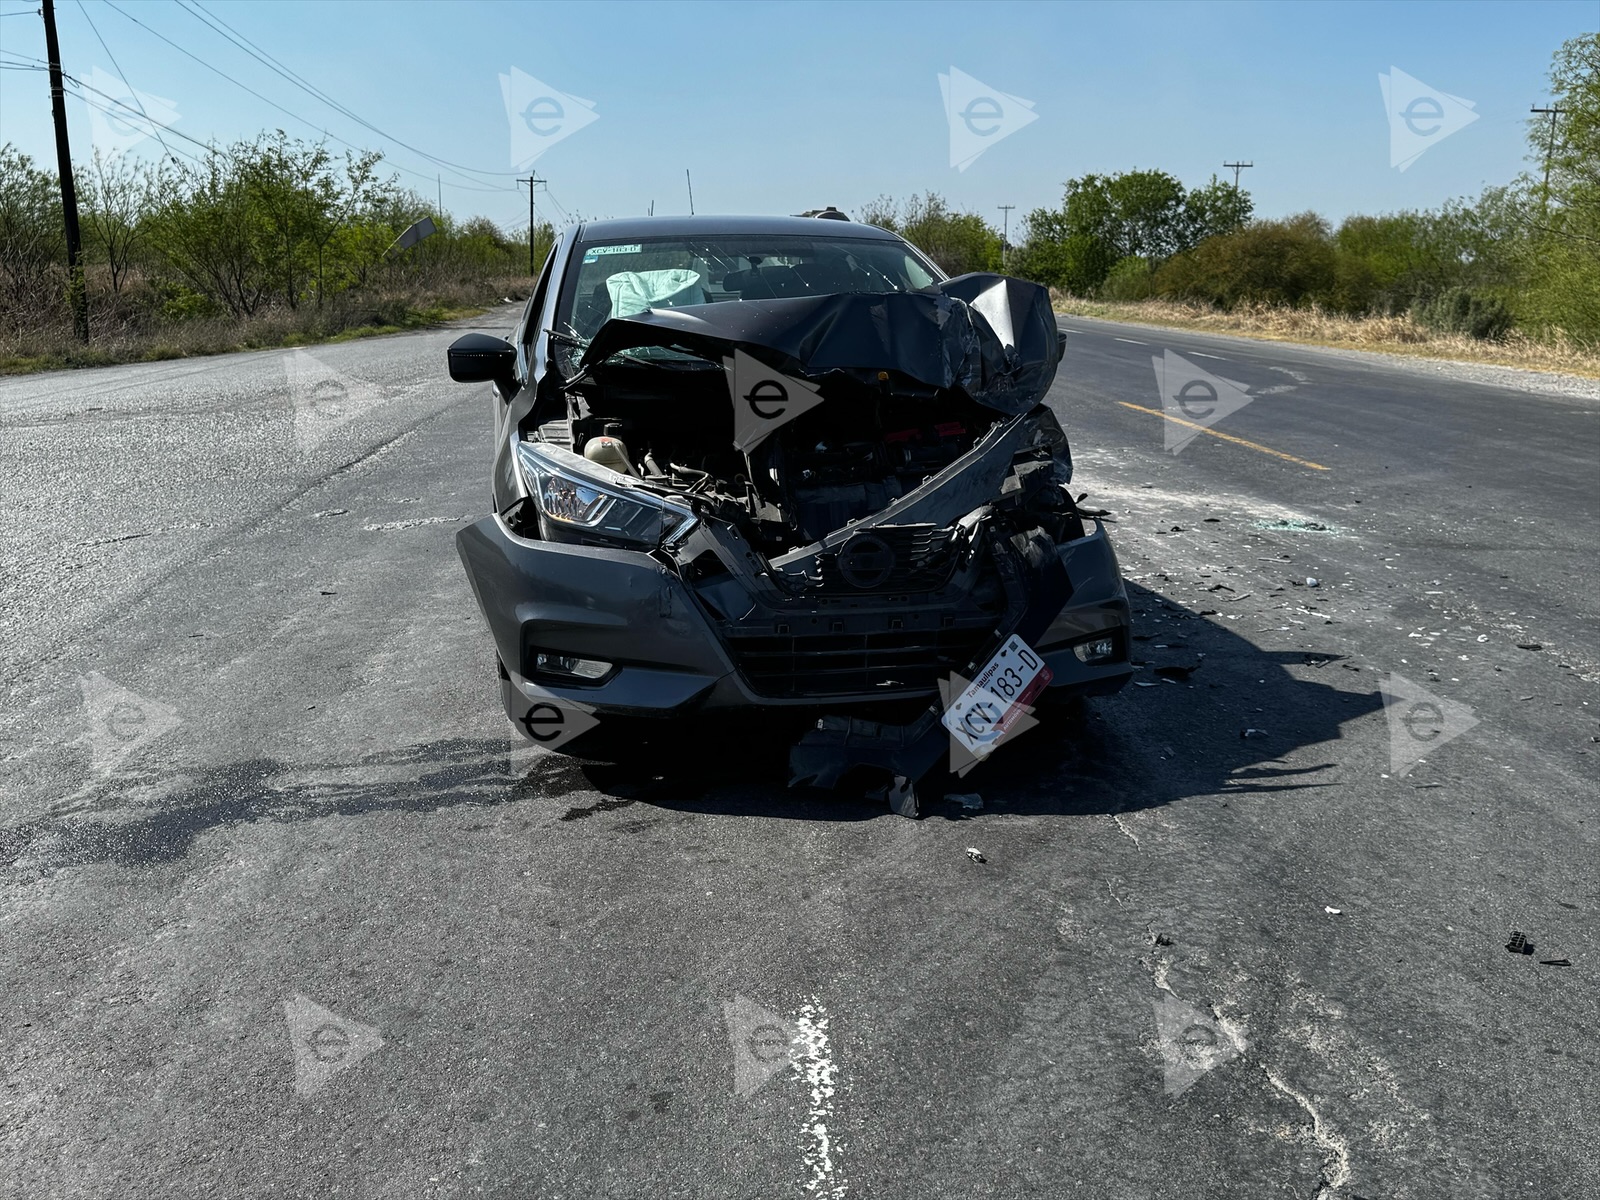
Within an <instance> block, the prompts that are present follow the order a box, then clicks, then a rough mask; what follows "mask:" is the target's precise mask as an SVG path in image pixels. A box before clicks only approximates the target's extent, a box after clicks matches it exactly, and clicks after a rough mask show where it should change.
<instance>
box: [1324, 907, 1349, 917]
mask: <svg viewBox="0 0 1600 1200" xmlns="http://www.w3.org/2000/svg"><path fill="white" fill-rule="evenodd" d="M1322 911H1323V912H1325V913H1332V914H1333V915H1334V916H1336V917H1337V916H1340V915H1342V914H1343V913H1344V909H1342V908H1332V907H1330V906H1328V905H1326V904H1324V905H1323V906H1322Z"/></svg>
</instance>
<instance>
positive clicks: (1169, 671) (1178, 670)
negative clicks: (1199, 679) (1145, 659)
mask: <svg viewBox="0 0 1600 1200" xmlns="http://www.w3.org/2000/svg"><path fill="white" fill-rule="evenodd" d="M1199 669H1200V664H1199V663H1195V664H1194V665H1193V666H1192V667H1180V666H1166V667H1157V668H1156V674H1157V675H1159V676H1161V678H1163V679H1178V680H1184V679H1188V678H1189V676H1191V675H1193V674H1194V673H1195V672H1196V671H1198V670H1199Z"/></svg>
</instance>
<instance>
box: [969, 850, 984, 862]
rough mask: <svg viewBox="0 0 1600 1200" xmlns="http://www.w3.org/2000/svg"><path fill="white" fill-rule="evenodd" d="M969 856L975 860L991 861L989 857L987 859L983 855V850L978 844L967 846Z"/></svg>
mask: <svg viewBox="0 0 1600 1200" xmlns="http://www.w3.org/2000/svg"><path fill="white" fill-rule="evenodd" d="M967 857H968V858H970V859H971V860H972V861H973V862H988V861H989V860H988V859H986V858H985V857H984V856H983V851H981V850H979V849H978V848H977V847H976V846H968V847H967Z"/></svg>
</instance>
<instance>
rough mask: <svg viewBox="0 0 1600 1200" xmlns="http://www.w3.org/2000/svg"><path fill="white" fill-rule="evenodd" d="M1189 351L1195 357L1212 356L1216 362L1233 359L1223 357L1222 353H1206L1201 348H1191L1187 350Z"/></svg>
mask: <svg viewBox="0 0 1600 1200" xmlns="http://www.w3.org/2000/svg"><path fill="white" fill-rule="evenodd" d="M1189 353H1190V354H1192V355H1194V356H1195V357H1196V358H1214V359H1216V360H1217V361H1218V362H1232V361H1233V360H1232V359H1231V358H1223V357H1222V355H1220V354H1206V353H1205V352H1204V351H1201V350H1191V351H1189Z"/></svg>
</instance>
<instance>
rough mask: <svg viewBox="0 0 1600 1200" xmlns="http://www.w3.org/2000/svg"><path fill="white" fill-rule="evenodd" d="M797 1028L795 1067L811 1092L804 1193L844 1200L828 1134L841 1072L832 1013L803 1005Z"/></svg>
mask: <svg viewBox="0 0 1600 1200" xmlns="http://www.w3.org/2000/svg"><path fill="white" fill-rule="evenodd" d="M794 1027H795V1031H796V1035H797V1036H796V1038H795V1042H794V1046H793V1050H794V1051H795V1052H796V1053H795V1058H794V1060H793V1063H792V1066H793V1068H794V1072H795V1074H796V1075H798V1076H799V1077H800V1078H801V1079H803V1080H804V1081H805V1083H806V1085H807V1088H808V1089H809V1091H810V1093H811V1096H810V1101H811V1103H810V1107H809V1109H808V1111H807V1112H806V1124H805V1128H804V1130H803V1131H802V1134H803V1137H804V1141H805V1144H804V1145H803V1146H802V1147H801V1154H802V1156H803V1157H804V1160H805V1165H806V1168H807V1170H808V1172H809V1174H810V1178H809V1179H807V1180H806V1181H805V1183H804V1184H802V1185H801V1189H800V1190H801V1191H802V1192H803V1193H804V1194H805V1195H807V1196H815V1197H825V1198H826V1200H843V1197H844V1195H845V1192H846V1187H845V1183H844V1181H843V1180H842V1179H840V1178H839V1176H838V1172H837V1169H836V1168H835V1166H834V1163H833V1139H832V1138H831V1137H830V1135H829V1133H828V1122H829V1121H831V1120H832V1119H833V1088H834V1077H835V1074H836V1072H837V1070H838V1068H836V1067H835V1066H834V1065H833V1058H832V1055H831V1054H830V1052H829V1047H828V1014H827V1013H826V1012H824V1011H823V1009H822V1007H821V1005H819V1004H816V1003H814V1002H813V1003H811V1004H802V1005H801V1006H800V1015H799V1016H797V1017H796V1018H795V1021H794Z"/></svg>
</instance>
